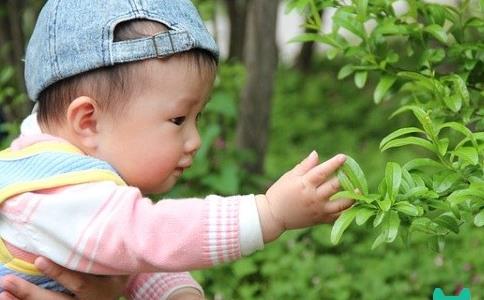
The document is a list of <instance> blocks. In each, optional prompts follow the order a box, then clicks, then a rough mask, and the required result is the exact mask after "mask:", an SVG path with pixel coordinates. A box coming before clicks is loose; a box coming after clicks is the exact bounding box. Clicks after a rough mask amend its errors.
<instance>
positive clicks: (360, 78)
mask: <svg viewBox="0 0 484 300" xmlns="http://www.w3.org/2000/svg"><path fill="white" fill-rule="evenodd" d="M367 78H368V72H366V71H358V72H356V73H355V85H356V86H357V87H358V88H360V89H361V88H363V87H364V86H365V84H366V79H367Z"/></svg>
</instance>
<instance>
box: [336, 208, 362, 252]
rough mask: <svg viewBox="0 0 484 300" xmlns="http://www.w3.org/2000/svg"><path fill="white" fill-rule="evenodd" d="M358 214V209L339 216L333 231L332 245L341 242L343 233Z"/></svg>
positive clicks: (349, 210)
mask: <svg viewBox="0 0 484 300" xmlns="http://www.w3.org/2000/svg"><path fill="white" fill-rule="evenodd" d="M357 212H358V210H356V209H348V210H346V211H344V212H343V213H342V214H341V215H340V216H339V218H338V219H337V220H336V222H334V225H333V228H332V230H331V243H333V244H334V245H336V244H337V243H338V242H339V241H340V239H341V236H342V235H343V232H344V231H345V230H346V228H348V226H350V224H351V222H353V219H354V218H355V216H356V213H357Z"/></svg>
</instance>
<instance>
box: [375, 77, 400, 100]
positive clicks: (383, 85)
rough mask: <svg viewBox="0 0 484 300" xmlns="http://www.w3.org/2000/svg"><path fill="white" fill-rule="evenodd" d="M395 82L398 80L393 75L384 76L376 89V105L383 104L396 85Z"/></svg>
mask: <svg viewBox="0 0 484 300" xmlns="http://www.w3.org/2000/svg"><path fill="white" fill-rule="evenodd" d="M395 80H397V78H396V77H394V76H391V75H383V76H382V78H381V79H380V81H379V82H378V85H377V86H376V88H375V92H374V93H373V100H374V101H375V103H376V104H378V103H380V102H381V100H382V99H383V97H384V96H385V95H386V93H387V92H388V90H389V89H390V88H391V87H392V85H393V84H394V83H395Z"/></svg>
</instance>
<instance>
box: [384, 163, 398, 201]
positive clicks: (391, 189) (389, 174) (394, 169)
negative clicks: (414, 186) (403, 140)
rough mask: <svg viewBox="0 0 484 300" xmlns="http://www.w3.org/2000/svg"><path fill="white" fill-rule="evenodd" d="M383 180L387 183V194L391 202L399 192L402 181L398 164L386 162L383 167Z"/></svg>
mask: <svg viewBox="0 0 484 300" xmlns="http://www.w3.org/2000/svg"><path fill="white" fill-rule="evenodd" d="M385 180H386V183H387V193H388V196H389V197H390V199H391V200H392V201H394V200H395V197H396V196H397V194H398V191H399V190H400V183H401V180H402V168H401V167H400V165H399V164H397V163H394V162H388V163H387V165H386V167H385Z"/></svg>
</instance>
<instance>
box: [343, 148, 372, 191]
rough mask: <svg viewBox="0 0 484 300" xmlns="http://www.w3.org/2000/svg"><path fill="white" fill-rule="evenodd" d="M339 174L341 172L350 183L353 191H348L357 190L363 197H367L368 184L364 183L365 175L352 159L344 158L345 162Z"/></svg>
mask: <svg viewBox="0 0 484 300" xmlns="http://www.w3.org/2000/svg"><path fill="white" fill-rule="evenodd" d="M340 172H343V173H344V174H345V175H346V176H347V178H348V179H349V181H350V182H351V184H352V186H353V190H350V191H352V192H354V188H357V189H358V190H360V192H361V193H362V194H363V195H368V183H367V182H366V177H365V173H363V170H362V169H361V168H360V166H359V165H358V163H357V162H356V161H355V160H354V159H353V158H352V157H350V156H346V161H345V163H344V165H343V166H342V167H341V169H340V171H339V172H338V174H339V173H340ZM338 178H339V175H338Z"/></svg>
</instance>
